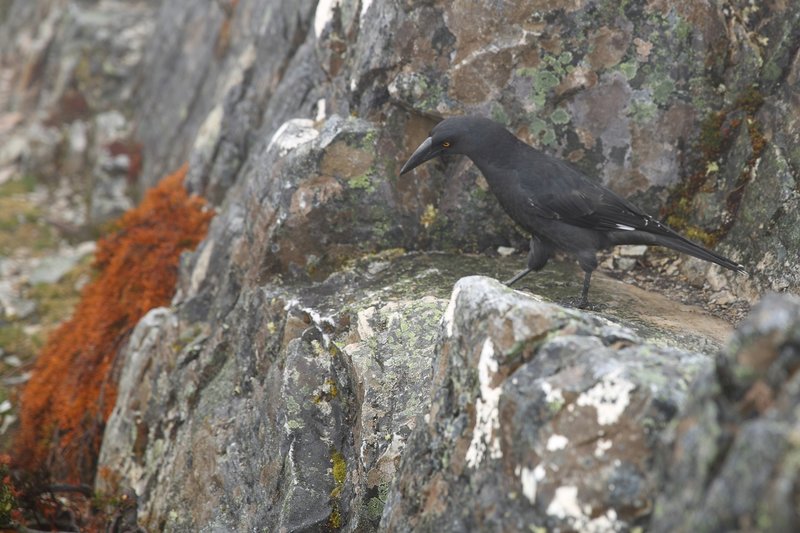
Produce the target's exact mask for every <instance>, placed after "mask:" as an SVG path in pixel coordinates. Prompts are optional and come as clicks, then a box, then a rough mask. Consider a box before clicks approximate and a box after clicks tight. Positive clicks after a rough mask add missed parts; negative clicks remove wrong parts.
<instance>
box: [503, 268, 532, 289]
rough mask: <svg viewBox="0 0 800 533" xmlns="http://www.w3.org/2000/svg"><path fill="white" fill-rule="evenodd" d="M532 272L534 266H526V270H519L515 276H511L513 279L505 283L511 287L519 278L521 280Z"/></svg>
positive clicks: (504, 283)
mask: <svg viewBox="0 0 800 533" xmlns="http://www.w3.org/2000/svg"><path fill="white" fill-rule="evenodd" d="M531 272H533V269H532V268H526V269H525V270H523V271H521V272H519V273H518V274H517V275H516V276H514V277H513V278H511V279H509V280H507V281H504V282H503V285H505V286H506V287H510V286H512V285H513V284H515V283H516V282H518V281H519V280H521V279H522V278H524V277H525V276H527V275H528V274H530V273H531Z"/></svg>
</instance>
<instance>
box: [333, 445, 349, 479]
mask: <svg viewBox="0 0 800 533" xmlns="http://www.w3.org/2000/svg"><path fill="white" fill-rule="evenodd" d="M331 464H332V465H333V466H332V468H331V473H332V474H333V481H334V483H336V485H343V484H344V480H345V477H347V461H346V460H345V458H344V456H343V455H342V454H341V453H340V452H339V451H334V452H333V454H332V455H331Z"/></svg>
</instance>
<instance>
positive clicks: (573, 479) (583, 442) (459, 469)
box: [382, 277, 710, 532]
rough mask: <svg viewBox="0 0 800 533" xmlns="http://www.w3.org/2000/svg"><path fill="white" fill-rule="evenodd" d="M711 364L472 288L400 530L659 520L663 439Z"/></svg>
mask: <svg viewBox="0 0 800 533" xmlns="http://www.w3.org/2000/svg"><path fill="white" fill-rule="evenodd" d="M709 364H710V361H709V359H708V358H707V357H704V356H703V355H701V354H696V353H690V352H683V351H680V350H676V349H669V348H656V347H654V346H652V345H647V344H643V343H642V341H641V340H640V339H639V338H637V337H636V335H635V334H634V333H633V332H631V331H630V330H627V329H625V328H621V327H619V326H618V325H616V324H613V323H611V322H608V321H606V320H603V319H601V318H598V317H593V316H587V315H581V314H580V313H577V312H575V311H570V310H566V309H563V308H560V307H557V306H554V305H552V304H549V303H544V302H541V301H539V300H537V299H535V298H531V297H530V296H527V295H523V294H520V293H517V292H514V291H511V290H509V289H507V288H505V287H503V286H502V285H500V284H499V283H497V282H495V281H491V280H488V279H486V278H480V277H470V278H464V279H462V280H461V281H459V282H458V283H457V284H456V286H455V288H454V290H453V295H452V297H451V300H450V304H449V306H448V308H447V311H445V314H444V317H443V319H442V325H441V328H440V337H439V342H438V344H437V349H436V360H435V361H434V368H435V370H434V375H433V383H432V385H431V405H430V408H429V410H428V412H427V415H426V422H425V423H424V424H423V425H422V426H420V427H418V428H417V429H416V431H415V432H414V433H413V434H412V436H411V439H410V440H409V442H408V444H407V446H406V450H405V452H404V454H403V459H402V462H401V464H400V468H399V472H398V475H397V478H396V480H395V482H394V485H393V486H392V489H391V491H390V492H389V495H388V500H387V505H386V508H385V511H384V515H383V521H382V527H383V528H386V529H387V530H391V531H415V530H425V531H427V530H438V531H453V532H455V531H509V530H518V531H521V530H524V529H526V528H527V527H529V526H533V527H539V528H546V529H548V530H551V529H562V530H578V531H621V530H627V529H629V528H630V527H632V526H634V525H636V524H638V523H641V522H642V521H643V520H644V519H646V517H647V516H648V515H649V513H650V511H651V508H652V505H653V501H654V499H655V497H656V495H657V494H658V486H657V485H656V484H654V482H653V480H652V478H651V476H650V474H649V468H650V463H651V461H652V459H653V453H654V450H655V446H656V444H657V443H658V438H657V437H658V434H659V432H660V430H661V429H663V428H664V426H665V425H666V423H667V422H669V420H670V419H671V418H672V417H673V416H674V415H675V413H676V412H677V411H678V410H679V409H680V407H681V406H682V405H683V403H684V401H685V398H686V391H687V389H688V385H689V382H690V381H691V379H692V378H693V376H694V375H695V373H697V372H698V371H700V370H702V369H703V368H705V367H707V366H709Z"/></svg>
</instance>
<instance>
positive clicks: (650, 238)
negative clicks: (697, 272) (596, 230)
mask: <svg viewBox="0 0 800 533" xmlns="http://www.w3.org/2000/svg"><path fill="white" fill-rule="evenodd" d="M625 233H626V235H624V237H625V243H629V244H650V245H656V246H665V247H667V248H672V249H673V250H677V251H679V252H683V253H685V254H689V255H691V256H694V257H697V258H699V259H703V260H704V261H711V262H712V263H716V264H718V265H719V266H722V267H725V268H727V269H730V270H733V271H734V272H738V273H740V274H747V270H745V268H744V266H742V265H740V264H739V263H736V262H734V261H731V260H730V259H728V258H727V257H725V256H722V255H720V254H718V253H716V252H712V251H711V250H709V249H707V248H704V247H702V246H700V245H699V244H695V243H693V242H692V241H690V240H689V239H687V238H685V237H683V236H681V235H679V234H677V233H675V234H674V235H657V234H653V233H645V232H642V231H636V232H625ZM632 233H635V234H636V235H631V234H632ZM632 237H635V241H636V242H632V241H633V240H634V239H632Z"/></svg>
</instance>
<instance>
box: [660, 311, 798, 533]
mask: <svg viewBox="0 0 800 533" xmlns="http://www.w3.org/2000/svg"><path fill="white" fill-rule="evenodd" d="M799 347H800V300H798V299H797V298H792V297H785V296H784V297H780V296H777V295H769V296H767V297H765V298H764V300H763V301H762V302H761V303H760V304H759V305H758V307H756V308H755V309H754V310H753V313H752V315H751V316H750V317H748V319H747V320H746V321H745V322H744V323H743V324H742V325H741V326H740V328H739V329H738V330H737V331H736V333H735V334H734V336H733V338H732V339H731V341H730V342H729V343H728V346H727V347H726V349H725V350H724V352H723V353H722V354H721V355H720V356H719V357H718V358H717V361H716V365H715V367H714V368H709V369H706V370H704V371H703V372H702V374H701V376H700V378H699V379H698V380H697V382H696V383H695V384H694V385H693V386H692V389H691V396H690V398H691V399H690V400H689V402H688V404H687V406H686V407H685V409H684V410H683V411H682V412H681V414H680V416H679V417H678V418H677V419H676V420H675V421H674V423H673V427H672V428H671V430H670V431H669V432H668V433H667V438H666V439H665V441H666V442H665V445H664V451H663V453H662V454H660V455H661V460H660V461H659V464H658V467H657V469H656V472H658V474H659V475H660V478H659V483H660V484H661V485H662V490H661V493H660V495H659V497H658V499H657V501H656V505H655V511H654V516H653V521H652V523H651V526H650V529H652V531H659V532H661V531H663V532H667V531H732V530H754V531H786V532H788V531H795V530H796V529H797V524H798V523H800V514H798V510H797V505H796V498H797V494H796V489H795V488H796V486H797V480H798V476H800V470H799V469H798V464H797V456H798V455H797V454H798V450H799V449H800V441H798V435H797V425H798V412H797V406H798V402H800V396H798V391H800V387H799V385H800V378H799V376H800V374H798V372H797V366H798V361H800V348H799Z"/></svg>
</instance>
